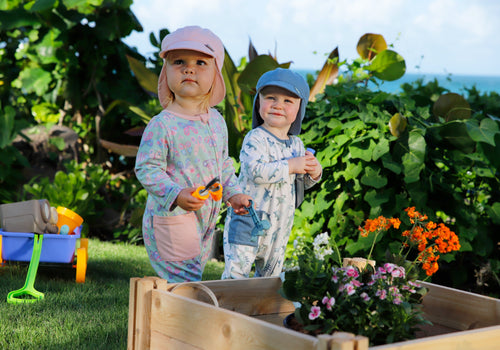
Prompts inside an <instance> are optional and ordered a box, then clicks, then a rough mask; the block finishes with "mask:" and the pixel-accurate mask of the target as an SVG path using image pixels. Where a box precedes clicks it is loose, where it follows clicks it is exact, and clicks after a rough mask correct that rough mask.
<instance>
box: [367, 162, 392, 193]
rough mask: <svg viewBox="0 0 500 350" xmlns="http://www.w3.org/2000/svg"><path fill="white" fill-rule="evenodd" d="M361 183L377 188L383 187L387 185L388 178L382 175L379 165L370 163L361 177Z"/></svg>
mask: <svg viewBox="0 0 500 350" xmlns="http://www.w3.org/2000/svg"><path fill="white" fill-rule="evenodd" d="M361 183H362V184H363V185H367V186H371V187H375V188H382V187H384V186H385V185H387V178H386V177H385V176H382V175H380V168H379V167H378V166H375V165H371V164H369V165H367V166H366V167H365V174H364V175H363V176H362V177H361Z"/></svg>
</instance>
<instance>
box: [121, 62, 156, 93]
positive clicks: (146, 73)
mask: <svg viewBox="0 0 500 350" xmlns="http://www.w3.org/2000/svg"><path fill="white" fill-rule="evenodd" d="M126 56H127V60H128V63H129V65H130V69H132V71H133V72H134V75H135V77H136V78H137V81H138V82H139V84H140V85H141V86H142V87H143V89H145V90H146V91H148V92H150V93H153V94H156V95H157V94H158V76H157V75H156V74H155V73H154V72H152V71H150V70H149V69H147V68H146V66H145V65H144V64H143V63H142V62H141V61H139V60H137V59H135V58H133V57H131V56H129V55H126Z"/></svg>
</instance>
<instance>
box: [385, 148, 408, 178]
mask: <svg viewBox="0 0 500 350" xmlns="http://www.w3.org/2000/svg"><path fill="white" fill-rule="evenodd" d="M382 164H383V165H384V167H385V168H386V169H389V170H390V171H392V172H393V173H395V174H401V171H403V168H402V166H401V163H399V162H395V161H394V160H393V159H392V156H391V155H390V154H389V153H386V154H384V155H383V156H382Z"/></svg>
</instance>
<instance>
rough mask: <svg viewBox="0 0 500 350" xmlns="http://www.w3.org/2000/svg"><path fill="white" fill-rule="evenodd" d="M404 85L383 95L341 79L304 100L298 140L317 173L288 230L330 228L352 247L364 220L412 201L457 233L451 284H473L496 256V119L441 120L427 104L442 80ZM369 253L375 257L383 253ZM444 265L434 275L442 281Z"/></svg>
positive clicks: (477, 115)
mask: <svg viewBox="0 0 500 350" xmlns="http://www.w3.org/2000/svg"><path fill="white" fill-rule="evenodd" d="M404 90H405V91H404V93H402V94H399V95H395V94H388V93H385V92H381V91H370V90H368V89H367V88H365V87H363V86H359V85H358V84H356V82H355V81H344V83H342V84H338V85H331V86H327V88H326V89H325V92H324V94H323V95H318V97H320V98H318V99H317V100H316V102H314V103H310V104H309V105H308V110H307V116H306V119H305V120H304V123H303V130H304V131H303V133H302V139H303V141H304V143H305V144H306V146H308V147H312V148H314V149H315V150H316V151H317V153H316V156H317V158H318V159H319V161H320V162H321V164H322V165H323V179H322V181H321V183H320V184H319V185H318V186H317V187H316V188H313V191H312V192H311V193H309V194H306V201H305V202H304V203H303V204H302V206H301V208H300V209H299V210H297V213H296V220H295V228H294V233H293V235H301V234H306V235H307V234H312V235H315V234H317V233H319V232H323V231H329V232H331V233H332V235H333V237H334V238H335V239H336V240H337V241H338V242H342V244H344V245H350V244H352V242H353V241H354V240H356V238H357V236H358V232H357V230H356V229H355V228H356V227H358V226H359V225H360V224H361V222H362V221H363V220H364V219H366V218H373V217H376V216H379V215H384V216H398V215H399V214H400V213H401V212H402V210H403V209H404V208H406V207H408V206H416V207H418V208H422V209H421V210H422V211H424V212H426V213H428V215H429V217H430V218H431V219H435V218H436V217H437V216H438V215H440V216H441V217H443V218H445V219H446V224H447V225H448V226H450V228H452V230H453V231H454V232H456V233H457V234H458V236H459V237H460V240H461V242H462V250H461V253H460V254H459V256H457V259H458V260H459V262H457V263H454V265H453V269H454V271H455V272H456V273H455V274H454V275H453V277H452V278H453V280H452V281H449V283H454V284H455V285H458V284H464V283H469V284H471V285H472V284H474V270H475V269H476V270H478V269H480V268H481V266H482V265H484V264H485V263H487V262H488V260H489V259H493V260H496V261H498V258H494V257H495V256H498V251H497V250H496V249H497V248H495V245H496V243H495V242H496V240H495V238H494V237H495V233H496V232H498V229H499V225H498V208H499V202H498V198H500V176H499V172H498V169H499V160H498V159H499V158H498V156H499V155H500V129H499V122H500V119H499V118H498V117H497V116H493V115H489V114H485V113H484V112H483V111H482V110H473V113H472V114H471V117H470V119H458V120H450V121H444V119H442V118H440V117H438V116H434V115H433V114H432V112H431V111H432V107H433V105H432V101H433V100H434V101H436V100H437V97H438V96H439V95H440V94H441V93H442V92H443V91H442V89H441V88H439V87H438V86H436V85H435V84H434V83H430V84H429V85H428V86H423V85H421V84H419V83H417V84H416V85H415V86H410V85H406V86H405V87H404ZM417 96H418V98H417V99H414V98H415V97H417ZM474 98H475V99H476V101H477V99H478V97H477V96H475V97H474ZM424 101H426V102H425V103H424ZM496 102H497V101H496ZM476 104H477V102H476ZM471 107H472V108H474V103H471ZM396 113H398V114H399V115H400V116H401V117H404V118H405V120H406V122H407V125H406V126H405V128H403V129H401V130H400V135H399V137H396V136H393V135H392V134H391V132H390V128H389V124H390V120H391V118H392V116H393V115H395V114H396ZM497 113H498V112H497ZM384 240H386V243H387V244H388V243H390V241H391V240H392V238H391V237H385V238H384ZM382 245H383V243H382ZM290 250H291V249H289V251H290ZM358 252H359V253H362V252H363V249H361V247H360V250H359V251H356V250H354V251H351V253H352V254H356V253H358ZM375 253H376V254H378V256H377V255H376V256H375V259H376V260H377V259H379V258H380V257H381V256H382V254H383V252H382V251H380V252H375ZM471 260H472V261H471ZM447 271H448V270H447V269H446V268H445V269H444V271H443V273H442V274H441V276H438V278H445V279H447V277H446V276H445V274H446V272H447ZM459 276H461V277H459ZM464 276H465V278H466V280H467V282H466V281H465V280H463V278H464ZM460 279H461V280H460Z"/></svg>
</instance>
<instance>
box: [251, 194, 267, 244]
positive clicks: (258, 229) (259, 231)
mask: <svg viewBox="0 0 500 350" xmlns="http://www.w3.org/2000/svg"><path fill="white" fill-rule="evenodd" d="M247 209H248V212H249V213H250V216H251V217H252V220H253V223H254V225H255V227H254V228H253V229H252V238H251V241H252V242H257V236H262V235H263V234H264V231H265V230H268V229H269V227H271V224H270V223H269V221H267V220H259V217H258V216H257V213H256V212H255V209H254V207H253V202H252V201H250V205H249V206H248V207H247Z"/></svg>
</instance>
